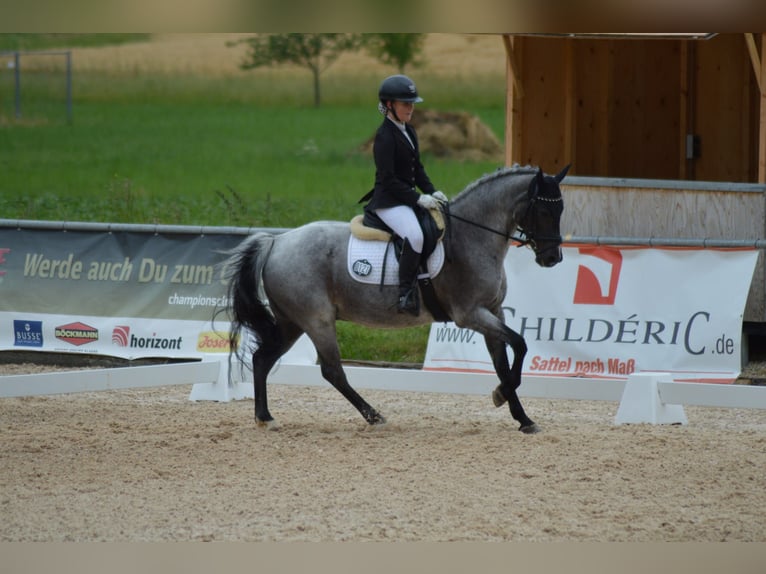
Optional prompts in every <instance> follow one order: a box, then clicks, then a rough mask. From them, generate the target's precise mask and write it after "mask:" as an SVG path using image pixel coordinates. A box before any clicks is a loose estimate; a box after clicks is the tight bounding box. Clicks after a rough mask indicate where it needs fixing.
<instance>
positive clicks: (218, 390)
mask: <svg viewBox="0 0 766 574" xmlns="http://www.w3.org/2000/svg"><path fill="white" fill-rule="evenodd" d="M231 366H232V369H231V373H232V376H231V380H229V361H228V360H226V359H225V358H224V359H222V360H221V361H220V369H219V371H218V379H217V380H216V381H215V382H212V383H197V384H195V385H194V386H193V387H192V390H191V393H189V400H190V401H216V402H219V403H228V402H229V401H240V400H243V399H252V398H253V397H254V391H253V384H252V383H246V382H244V378H245V372H244V368H243V365H242V363H240V362H239V361H232V365H231Z"/></svg>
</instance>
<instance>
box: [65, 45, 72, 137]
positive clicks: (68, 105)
mask: <svg viewBox="0 0 766 574" xmlns="http://www.w3.org/2000/svg"><path fill="white" fill-rule="evenodd" d="M66 119H67V123H68V124H71V123H72V52H67V53H66Z"/></svg>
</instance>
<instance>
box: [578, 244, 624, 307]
mask: <svg viewBox="0 0 766 574" xmlns="http://www.w3.org/2000/svg"><path fill="white" fill-rule="evenodd" d="M579 251H580V255H585V256H586V257H588V258H589V259H590V260H589V261H588V263H587V266H586V265H580V266H579V267H578V268H577V283H576V285H575V292H574V303H575V305H614V299H615V297H616V296H617V284H618V283H619V281H620V270H621V269H622V253H621V252H620V251H619V250H617V249H606V248H603V247H581V248H580V250H579Z"/></svg>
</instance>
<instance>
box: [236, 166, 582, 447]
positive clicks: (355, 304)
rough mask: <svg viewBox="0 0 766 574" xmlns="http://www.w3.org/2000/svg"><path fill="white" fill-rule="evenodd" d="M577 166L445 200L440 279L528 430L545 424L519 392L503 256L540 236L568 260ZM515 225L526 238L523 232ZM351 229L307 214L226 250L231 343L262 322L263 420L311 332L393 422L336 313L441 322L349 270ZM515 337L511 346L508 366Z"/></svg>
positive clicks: (372, 419) (329, 365) (332, 369)
mask: <svg viewBox="0 0 766 574" xmlns="http://www.w3.org/2000/svg"><path fill="white" fill-rule="evenodd" d="M567 169H568V166H567V168H564V170H562V171H561V173H559V174H558V175H556V176H550V175H545V174H543V172H542V170H540V169H535V168H531V167H519V166H514V167H513V168H503V169H499V170H497V171H496V172H494V173H491V174H489V175H485V176H484V177H482V178H480V179H479V180H477V181H475V182H474V183H472V184H470V185H468V186H467V187H466V188H465V189H464V190H463V191H462V192H461V193H460V194H458V195H457V196H456V197H455V198H454V199H453V200H452V201H450V202H449V204H448V205H447V209H445V212H446V214H447V218H446V219H447V220H448V221H447V226H448V230H447V233H446V234H445V236H444V238H443V242H444V247H445V253H447V254H448V256H447V260H446V261H445V263H444V265H443V268H442V270H441V272H440V273H439V274H438V275H436V276H435V277H434V278H433V279H432V285H433V289H434V292H435V294H436V296H437V299H438V301H439V303H440V304H441V307H442V309H443V310H444V311H445V312H446V313H447V315H449V317H450V318H451V319H452V320H453V321H454V322H455V324H456V325H458V326H459V327H463V328H468V329H472V330H474V331H477V332H479V333H481V334H482V335H484V340H485V343H486V346H487V349H488V350H489V354H490V356H491V357H492V362H493V364H494V367H495V371H496V372H497V376H498V377H499V379H500V384H499V385H498V387H497V388H496V389H495V390H494V391H493V393H492V400H493V402H494V404H495V405H496V406H498V407H499V406H501V405H502V404H504V403H505V402H506V401H507V402H508V404H509V407H510V411H511V415H512V416H513V418H514V419H516V420H517V421H518V422H519V423H520V430H521V431H523V432H525V433H534V432H537V431H538V430H539V428H538V426H537V425H536V424H535V423H534V422H533V421H532V420H531V419H530V418H529V417H528V416H527V415H526V413H525V412H524V408H523V407H522V405H521V402H520V401H519V398H518V395H517V394H516V389H517V388H518V387H519V385H520V384H521V368H522V362H523V359H524V355H525V354H526V351H527V346H526V343H525V342H524V338H523V337H522V336H521V335H519V334H518V333H516V332H515V331H513V330H512V329H510V328H509V327H508V326H506V325H505V323H504V322H503V311H502V308H501V306H502V304H503V300H504V298H505V292H506V277H505V271H504V269H503V261H504V259H505V255H506V252H507V250H508V248H509V246H510V244H511V241H512V240H518V241H520V242H521V243H522V244H526V245H530V246H531V247H532V249H533V250H534V253H535V259H536V261H537V263H538V264H539V265H541V266H543V267H551V266H553V265H556V264H557V263H558V262H560V261H561V257H562V256H561V240H562V239H561V233H560V230H559V222H560V219H561V213H562V210H563V208H564V205H563V199H562V196H561V190H560V188H559V182H560V181H561V180H562V179H563V178H564V176H565V174H566V171H567ZM517 231H518V232H520V233H521V238H519V237H515V236H514V233H516V232H517ZM349 237H350V229H349V224H348V223H344V222H315V223H309V224H307V225H304V226H302V227H298V228H296V229H293V230H291V231H288V232H285V233H282V234H276V235H274V234H269V233H263V232H260V233H255V234H253V235H252V236H250V237H248V238H247V239H245V240H244V241H243V242H242V243H241V244H240V245H239V246H238V247H237V248H235V249H234V251H233V253H232V256H231V258H230V259H229V260H228V272H227V276H228V277H229V280H230V283H229V301H230V305H231V307H230V309H229V311H230V313H231V330H230V334H229V337H230V341H231V343H232V344H231V348H232V349H236V348H237V344H236V342H237V341H239V337H240V334H241V331H242V329H243V328H247V329H249V330H250V331H252V333H253V334H254V337H255V340H256V343H257V347H256V348H255V351H254V352H253V354H252V369H253V383H254V396H255V420H256V423H257V424H258V425H259V426H266V427H269V426H271V425H272V424H273V423H274V419H273V417H272V416H271V414H270V413H269V409H268V402H267V397H266V377H267V375H268V374H269V371H270V370H271V368H272V367H273V366H274V365H275V363H276V362H277V360H278V359H279V358H280V357H281V356H282V355H284V354H285V353H286V352H287V351H288V350H289V349H290V347H292V345H293V344H294V343H295V341H296V340H297V339H298V338H299V337H300V336H301V335H302V334H303V333H306V334H307V335H308V337H309V338H310V339H311V341H312V342H313V344H314V346H315V347H316V350H317V355H318V358H319V363H320V366H321V372H322V376H323V377H324V378H325V379H326V380H327V381H329V382H330V383H331V384H332V385H333V387H335V388H336V389H337V390H338V391H340V392H341V393H342V394H343V396H344V397H346V399H348V400H349V401H350V402H351V404H353V405H354V406H355V407H356V408H357V409H358V410H359V412H360V413H361V414H362V416H363V417H364V419H365V420H366V421H367V422H368V423H369V424H371V425H374V424H380V423H384V422H385V418H384V417H383V415H381V414H380V413H379V412H378V411H376V410H375V409H374V408H373V407H371V406H370V405H369V404H368V403H367V402H366V401H365V400H364V399H363V398H362V397H361V396H360V395H359V394H358V393H357V392H356V391H355V390H354V389H353V388H351V386H350V385H349V383H348V380H347V378H346V375H345V373H344V371H343V367H342V366H341V357H340V350H339V348H338V342H337V338H336V331H335V322H336V321H338V320H344V321H351V322H354V323H359V324H361V325H367V326H371V327H384V328H398V327H411V326H414V325H422V324H425V323H431V322H434V317H433V315H432V314H431V313H430V312H429V311H428V309H427V308H425V307H424V308H423V309H422V311H421V313H420V315H419V316H417V317H414V316H412V315H409V314H399V313H397V312H396V308H395V302H396V300H397V290H398V287H397V286H395V285H392V286H384V287H380V286H377V285H362V284H360V283H358V282H356V281H355V280H354V279H353V278H352V277H350V276H349V272H348V270H347V262H346V257H347V247H348V244H349ZM506 345H510V347H511V349H513V363H512V365H510V366H509V364H508V355H507V353H506ZM240 352H242V351H240ZM248 352H249V350H248Z"/></svg>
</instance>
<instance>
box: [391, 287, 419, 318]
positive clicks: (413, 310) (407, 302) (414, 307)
mask: <svg viewBox="0 0 766 574" xmlns="http://www.w3.org/2000/svg"><path fill="white" fill-rule="evenodd" d="M396 310H397V312H398V313H409V314H410V315H415V316H416V317H417V316H418V315H420V298H419V297H418V288H417V287H411V288H410V289H409V290H408V291H407V292H405V293H402V294H401V295H399V302H398V304H397V306H396Z"/></svg>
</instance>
